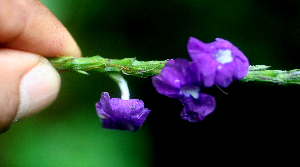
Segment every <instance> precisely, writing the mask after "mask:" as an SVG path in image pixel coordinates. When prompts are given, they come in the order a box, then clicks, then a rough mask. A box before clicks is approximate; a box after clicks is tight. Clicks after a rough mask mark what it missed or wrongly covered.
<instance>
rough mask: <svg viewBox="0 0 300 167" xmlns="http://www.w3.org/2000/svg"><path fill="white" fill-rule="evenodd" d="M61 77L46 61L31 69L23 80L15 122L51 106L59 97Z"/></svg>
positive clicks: (43, 60) (42, 60)
mask: <svg viewBox="0 0 300 167" xmlns="http://www.w3.org/2000/svg"><path fill="white" fill-rule="evenodd" d="M59 89H60V76H59V74H58V73H57V71H56V70H55V69H54V68H53V67H52V65H51V64H50V63H49V62H48V61H47V60H46V59H45V58H43V59H41V62H40V63H39V64H38V65H37V66H36V67H34V68H33V69H31V70H30V71H29V72H28V73H27V74H25V75H24V77H23V78H22V80H21V84H20V105H19V110H18V113H17V116H16V118H15V122H16V121H18V120H21V119H23V118H26V117H28V116H30V115H33V114H35V113H37V112H38V111H40V110H42V109H44V108H46V107H47V106H48V105H50V104H51V103H52V102H53V101H54V100H55V98H56V97H57V95H58V92H59Z"/></svg>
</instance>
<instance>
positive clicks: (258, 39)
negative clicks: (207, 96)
mask: <svg viewBox="0 0 300 167" xmlns="http://www.w3.org/2000/svg"><path fill="white" fill-rule="evenodd" d="M41 1H42V2H43V3H44V4H45V5H46V6H47V7H48V8H49V9H50V10H51V11H52V12H53V13H54V14H55V15H56V16H57V17H58V19H59V20H61V22H62V23H63V24H64V25H65V26H66V27H67V29H68V30H69V31H70V32H71V34H72V35H73V37H74V38H75V40H76V41H77V43H78V45H79V46H80V48H81V50H82V53H83V56H94V55H101V56H102V57H107V58H124V57H136V58H137V59H138V60H165V59H169V58H177V57H183V58H189V57H188V54H187V52H186V43H187V40H188V38H189V37H190V36H194V37H196V38H198V39H200V40H202V41H203V42H212V41H214V39H215V38H216V37H220V38H224V39H227V40H229V41H231V42H232V43H233V44H234V45H236V46H237V47H238V48H239V49H240V50H242V51H243V52H244V54H245V55H246V56H247V57H248V58H249V61H250V64H252V65H257V64H264V65H270V66H272V69H282V70H290V69H294V68H300V67H299V61H298V57H299V52H300V49H299V48H300V46H299V45H300V43H299V37H300V22H299V21H300V1H296V0H295V1H293V0H286V1H279V0H276V1H270V0H266V1H259V0H239V1H230V0H176V1H175V0H173V1H172V0H164V1H158V0H151V1H150V0H143V1H140V0H123V1H119V0H41ZM61 78H62V86H61V92H60V94H59V97H58V98H57V100H56V101H55V102H54V104H53V105H52V106H50V107H48V108H47V109H46V110H45V111H43V112H41V113H39V114H37V115H35V116H32V117H30V118H27V119H25V120H22V121H20V122H17V123H15V124H14V125H13V126H12V127H11V129H10V130H9V131H7V132H6V133H4V134H1V135H0V166H1V167H2V166H4V167H14V166H16V167H19V166H22V167H27V166H28V167H29V166H30V167H33V166H62V167H66V166H72V167H74V166H104V167H106V166H112V167H118V166H130V167H131V166H137V167H144V166H161V165H162V163H164V164H166V165H176V164H177V165H178V163H185V164H186V165H189V164H193V163H194V162H196V164H197V165H200V164H201V163H202V162H205V161H208V162H210V163H213V162H215V161H214V160H211V159H217V160H221V159H222V162H230V163H234V162H235V159H243V160H244V162H252V163H253V162H256V161H257V160H259V159H263V160H267V161H268V159H266V158H265V157H264V155H265V154H267V155H270V154H271V155H273V158H275V157H276V156H279V157H281V156H282V152H281V151H280V152H279V151H278V150H279V149H283V150H285V148H287V147H291V146H292V145H293V144H291V143H293V141H297V140H298V139H299V137H298V138H297V137H296V136H294V134H295V130H297V129H296V128H295V127H299V123H298V121H297V120H296V117H295V112H297V110H299V109H297V99H296V98H294V97H295V96H292V95H297V94H298V93H300V91H299V87H297V86H290V87H281V86H275V85H259V84H253V83H249V84H241V83H234V84H233V85H232V86H230V87H229V88H227V89H225V91H227V92H228V93H229V95H228V96H225V95H224V94H222V93H221V92H220V91H219V90H218V89H213V88H212V89H210V90H208V92H210V93H212V94H214V96H215V97H216V99H217V109H216V110H215V112H214V113H212V114H211V115H209V116H208V117H207V118H205V120H204V121H202V122H199V123H196V124H193V123H188V122H186V121H184V120H181V118H180V116H179V114H180V111H181V109H182V106H181V104H180V102H179V101H177V100H174V99H170V98H167V97H164V96H161V95H159V94H157V93H156V92H155V89H154V88H153V87H152V85H151V79H150V78H147V79H140V78H137V77H131V76H125V78H126V79H127V81H128V83H129V87H130V91H131V98H138V99H142V100H144V102H145V107H146V108H150V109H151V110H152V111H151V113H150V115H149V116H148V119H147V120H146V122H145V124H144V125H143V127H142V128H141V129H140V130H138V131H137V132H135V133H131V132H124V131H117V130H106V129H102V128H101V123H100V121H99V118H98V116H97V114H96V111H95V107H94V105H95V103H96V101H98V100H99V98H100V95H101V92H103V91H105V92H109V93H110V96H111V97H119V96H120V93H119V90H118V87H117V85H116V84H115V83H114V82H113V81H111V80H110V79H109V78H108V77H107V76H105V75H101V74H91V75H89V76H86V75H82V74H77V73H63V74H61ZM295 108H296V109H295ZM282 138H283V139H282ZM287 141H288V142H287ZM282 143H285V144H282ZM229 151H230V152H234V153H230V152H229ZM251 151H255V153H256V154H255V155H253V154H251ZM285 151H286V150H285ZM281 158H282V157H281ZM224 160H225V161H224ZM200 162H201V163H200Z"/></svg>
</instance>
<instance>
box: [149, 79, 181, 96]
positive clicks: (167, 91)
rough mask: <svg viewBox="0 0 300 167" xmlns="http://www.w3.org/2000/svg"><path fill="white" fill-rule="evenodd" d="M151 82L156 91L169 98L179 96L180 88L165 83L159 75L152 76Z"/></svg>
mask: <svg viewBox="0 0 300 167" xmlns="http://www.w3.org/2000/svg"><path fill="white" fill-rule="evenodd" d="M152 84H153V86H154V87H155V89H156V91H157V92H158V93H160V94H162V95H165V96H168V97H171V98H177V97H178V96H179V93H180V90H179V89H177V88H174V87H172V85H169V84H167V83H165V82H164V80H163V79H162V77H161V76H153V77H152Z"/></svg>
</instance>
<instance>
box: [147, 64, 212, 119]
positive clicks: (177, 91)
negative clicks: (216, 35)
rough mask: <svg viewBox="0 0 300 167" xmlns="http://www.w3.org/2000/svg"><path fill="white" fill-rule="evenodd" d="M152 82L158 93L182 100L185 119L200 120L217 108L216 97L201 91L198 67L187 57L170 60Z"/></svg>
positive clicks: (182, 114)
mask: <svg viewBox="0 0 300 167" xmlns="http://www.w3.org/2000/svg"><path fill="white" fill-rule="evenodd" d="M152 83H153V86H154V87H155V89H156V90H157V92H158V93H160V94H162V95H165V96H168V97H171V98H177V99H179V100H180V101H181V102H182V104H183V106H184V109H183V110H182V113H181V117H182V118H183V119H185V120H188V121H190V122H197V121H200V120H202V119H203V118H204V117H205V116H207V115H208V114H210V113H211V112H213V111H214V109H215V99H214V97H212V96H210V95H206V94H204V93H201V83H200V76H199V75H198V70H197V67H196V66H195V64H194V63H191V62H189V61H188V60H186V59H175V60H169V61H168V62H167V63H166V65H165V66H164V67H163V69H162V70H161V74H160V76H158V75H157V76H153V77H152Z"/></svg>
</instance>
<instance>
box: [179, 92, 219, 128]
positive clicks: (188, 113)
mask: <svg viewBox="0 0 300 167" xmlns="http://www.w3.org/2000/svg"><path fill="white" fill-rule="evenodd" d="M180 101H181V103H182V104H183V106H184V108H183V110H182V112H181V114H180V116H181V118H182V119H184V120H187V121H189V122H198V121H201V120H203V119H204V118H205V117H206V116H207V115H208V114H210V113H212V112H213V111H214V110H215V108H216V101H215V98H214V97H213V96H210V95H207V94H204V93H201V94H200V98H199V99H194V98H191V97H189V98H183V99H180Z"/></svg>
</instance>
